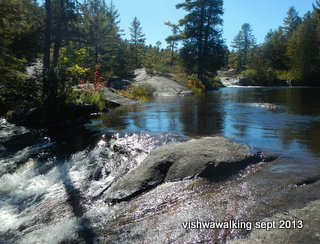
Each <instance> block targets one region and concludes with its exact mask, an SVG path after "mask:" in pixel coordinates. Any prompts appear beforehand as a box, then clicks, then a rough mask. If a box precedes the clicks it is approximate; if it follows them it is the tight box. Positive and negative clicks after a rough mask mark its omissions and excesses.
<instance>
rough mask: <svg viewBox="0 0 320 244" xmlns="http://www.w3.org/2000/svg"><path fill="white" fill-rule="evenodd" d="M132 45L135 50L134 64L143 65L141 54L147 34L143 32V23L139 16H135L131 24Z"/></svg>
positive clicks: (136, 66)
mask: <svg viewBox="0 0 320 244" xmlns="http://www.w3.org/2000/svg"><path fill="white" fill-rule="evenodd" d="M129 30H130V35H131V40H130V42H131V45H132V46H133V52H134V66H135V68H138V67H139V66H140V65H141V60H140V57H139V54H140V53H141V50H142V48H143V47H144V42H145V35H144V34H143V32H142V27H141V23H140V21H139V20H138V18H137V17H134V18H133V20H132V22H131V25H130V28H129Z"/></svg>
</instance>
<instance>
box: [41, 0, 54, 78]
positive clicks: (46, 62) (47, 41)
mask: <svg viewBox="0 0 320 244" xmlns="http://www.w3.org/2000/svg"><path fill="white" fill-rule="evenodd" d="M45 12H46V17H45V24H46V28H45V33H44V52H43V72H44V73H46V72H47V70H48V69H49V68H50V47H51V22H52V14H51V0H45Z"/></svg>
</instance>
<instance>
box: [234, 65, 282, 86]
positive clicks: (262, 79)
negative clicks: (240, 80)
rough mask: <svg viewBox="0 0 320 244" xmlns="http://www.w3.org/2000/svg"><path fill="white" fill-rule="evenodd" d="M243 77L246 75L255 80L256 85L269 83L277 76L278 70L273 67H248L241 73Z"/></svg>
mask: <svg viewBox="0 0 320 244" xmlns="http://www.w3.org/2000/svg"><path fill="white" fill-rule="evenodd" d="M240 76H241V77H246V78H249V79H251V80H253V81H254V84H256V85H268V84H269V83H270V82H272V81H274V80H275V78H276V72H275V71H274V70H273V69H271V68H268V69H264V68H260V69H246V70H244V71H242V72H241V73H240Z"/></svg>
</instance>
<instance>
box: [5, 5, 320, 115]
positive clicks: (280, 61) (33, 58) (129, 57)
mask: <svg viewBox="0 0 320 244" xmlns="http://www.w3.org/2000/svg"><path fill="white" fill-rule="evenodd" d="M176 8H177V11H178V10H180V9H182V10H184V11H185V12H186V15H185V16H184V17H183V18H182V19H181V20H180V21H179V23H172V22H170V21H167V22H165V23H164V27H166V28H169V29H170V30H171V35H170V36H168V37H167V38H166V42H167V47H165V48H164V46H165V44H164V43H161V42H160V41H158V42H157V43H156V44H155V45H154V46H153V45H146V36H145V34H144V33H143V23H141V22H140V21H139V19H138V18H137V17H134V18H133V20H132V22H131V24H130V27H129V31H130V39H123V38H122V33H123V30H121V29H120V27H119V23H120V19H121V18H120V13H119V12H118V10H117V9H116V6H115V5H114V4H113V2H110V3H108V4H106V3H105V2H104V1H102V0H90V1H86V2H85V3H83V4H81V3H79V2H77V1H71V0H63V1H56V0H46V1H44V3H43V5H39V4H38V3H36V2H35V1H31V0H27V1H23V2H21V1H9V2H2V3H1V16H3V17H2V20H1V26H0V34H1V36H2V37H1V40H0V44H1V47H2V48H1V50H0V54H1V55H0V72H1V82H0V114H1V115H4V114H6V112H7V111H12V110H14V111H20V112H19V113H28V111H29V110H30V109H31V108H39V109H46V110H48V111H52V112H53V113H57V112H58V111H63V110H64V109H65V108H68V107H70V106H71V107H72V106H77V105H80V106H83V105H85V104H89V105H90V106H92V107H93V108H94V109H95V110H96V111H106V110H107V109H108V107H112V106H113V105H112V104H111V106H110V104H108V103H107V104H106V103H105V102H104V100H105V98H106V97H104V98H102V97H103V92H102V90H103V89H105V87H108V86H109V85H110V82H111V81H112V80H118V81H119V82H120V83H121V82H123V84H119V86H120V87H121V88H122V89H120V90H122V91H121V92H120V93H119V95H124V96H126V97H129V98H131V99H139V100H143V101H146V100H148V99H149V97H151V96H152V95H153V94H154V92H155V91H154V90H153V89H154V87H155V86H153V87H152V86H150V85H139V86H132V85H131V84H132V83H134V82H133V80H134V70H137V69H141V68H144V69H145V70H146V72H147V74H149V75H150V78H152V77H155V76H159V77H166V78H168V79H170V80H174V81H177V82H178V83H180V84H182V85H183V86H185V87H187V88H188V89H189V90H191V91H192V92H193V94H196V95H201V94H203V93H204V92H205V91H208V90H212V89H217V88H219V87H222V86H223V84H222V83H223V82H221V76H220V75H219V71H218V70H230V69H232V70H235V72H236V73H237V74H239V77H240V79H239V82H238V84H239V85H249V86H261V85H262V86H263V85H265V86H270V85H271V86H274V85H275V86H277V85H287V84H288V85H290V86H296V85H305V86H319V85H320V82H319V77H320V73H319V72H320V66H319V65H320V64H319V62H318V60H319V59H320V44H319V43H320V35H319V30H320V11H319V8H320V2H319V1H318V0H317V1H315V3H314V5H313V11H311V12H308V13H306V14H305V15H304V16H303V17H301V16H299V14H298V13H297V11H296V10H295V8H294V7H290V8H289V10H288V12H287V16H286V17H285V18H284V22H283V25H282V26H280V27H279V28H278V29H276V30H272V31H270V32H269V33H267V35H266V38H265V41H264V42H263V43H261V44H257V43H256V40H255V37H254V35H253V34H252V33H253V30H252V27H251V25H250V24H249V23H244V24H243V25H242V27H241V29H240V31H239V33H238V34H237V35H236V36H235V38H234V40H233V42H232V45H231V48H228V47H227V46H226V44H225V41H224V40H223V38H222V29H223V25H222V23H223V0H217V1H196V0H195V1H191V2H190V1H182V3H180V4H177V5H176ZM13 16H15V17H13ZM33 62H36V65H33V66H36V67H37V68H38V69H37V68H35V67H33V66H32V65H31V67H30V64H32V63H33ZM26 70H28V72H29V74H27V73H26ZM30 70H31V71H30ZM30 73H31V74H30ZM223 78H224V81H226V80H227V81H228V80H230V77H228V76H225V77H223ZM231 78H233V77H231ZM160 80H163V79H160ZM88 87H90V88H89V89H88ZM75 88H76V89H75ZM183 94H184V93H183Z"/></svg>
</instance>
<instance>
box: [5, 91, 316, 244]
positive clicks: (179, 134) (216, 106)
mask: <svg viewBox="0 0 320 244" xmlns="http://www.w3.org/2000/svg"><path fill="white" fill-rule="evenodd" d="M319 95H320V90H319V89H305V88H256V89H253V88H224V89H221V90H219V91H215V92H212V93H209V94H207V95H206V96H203V97H194V96H193V97H167V98H158V99H156V100H154V101H152V102H149V103H145V104H139V105H134V106H130V107H122V108H118V109H115V110H113V111H111V112H110V113H106V114H104V115H102V116H101V117H99V118H95V119H93V120H92V121H91V122H90V123H88V124H87V125H86V126H83V127H79V128H67V129H66V130H64V131H62V130H61V129H60V130H57V131H45V130H32V129H26V128H24V127H18V126H14V125H11V124H8V123H7V122H6V121H5V120H4V119H0V142H1V144H0V222H1V223H2V224H1V225H0V243H2V242H5V243H59V242H62V241H68V240H79V239H81V240H84V242H87V243H90V241H92V240H93V239H92V238H93V233H91V232H90V230H89V228H87V227H88V226H100V228H104V227H103V226H104V225H106V223H105V222H104V218H103V215H105V214H107V213H108V212H109V211H108V205H107V204H105V203H103V202H101V201H100V200H95V199H98V198H97V197H98V196H99V194H100V193H101V192H102V191H103V190H104V189H105V187H106V186H108V185H109V184H111V183H112V182H114V181H116V180H117V179H118V178H119V177H121V176H123V175H124V174H126V173H127V172H128V171H130V170H131V169H133V168H135V167H136V166H137V165H138V164H139V163H140V162H141V161H142V160H143V159H144V158H145V157H146V156H147V155H148V154H149V153H150V152H151V151H152V150H154V149H155V148H158V147H159V146H161V145H164V144H167V143H171V142H177V141H185V140H188V139H189V138H197V137H202V136H215V135H223V136H226V137H228V138H231V139H234V140H236V141H238V142H242V143H246V144H249V145H250V146H252V147H253V148H254V149H259V150H264V151H268V152H276V153H278V154H280V155H282V156H285V157H289V158H293V159H298V158H299V159H303V160H304V161H303V162H305V163H309V162H310V163H313V164H314V163H318V162H320V143H319V142H320V99H319ZM91 215H95V216H101V218H100V219H99V220H98V221H97V220H96V219H95V221H96V222H93V219H92V218H91V217H90V216H91ZM110 215H111V213H109V218H111V217H110Z"/></svg>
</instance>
